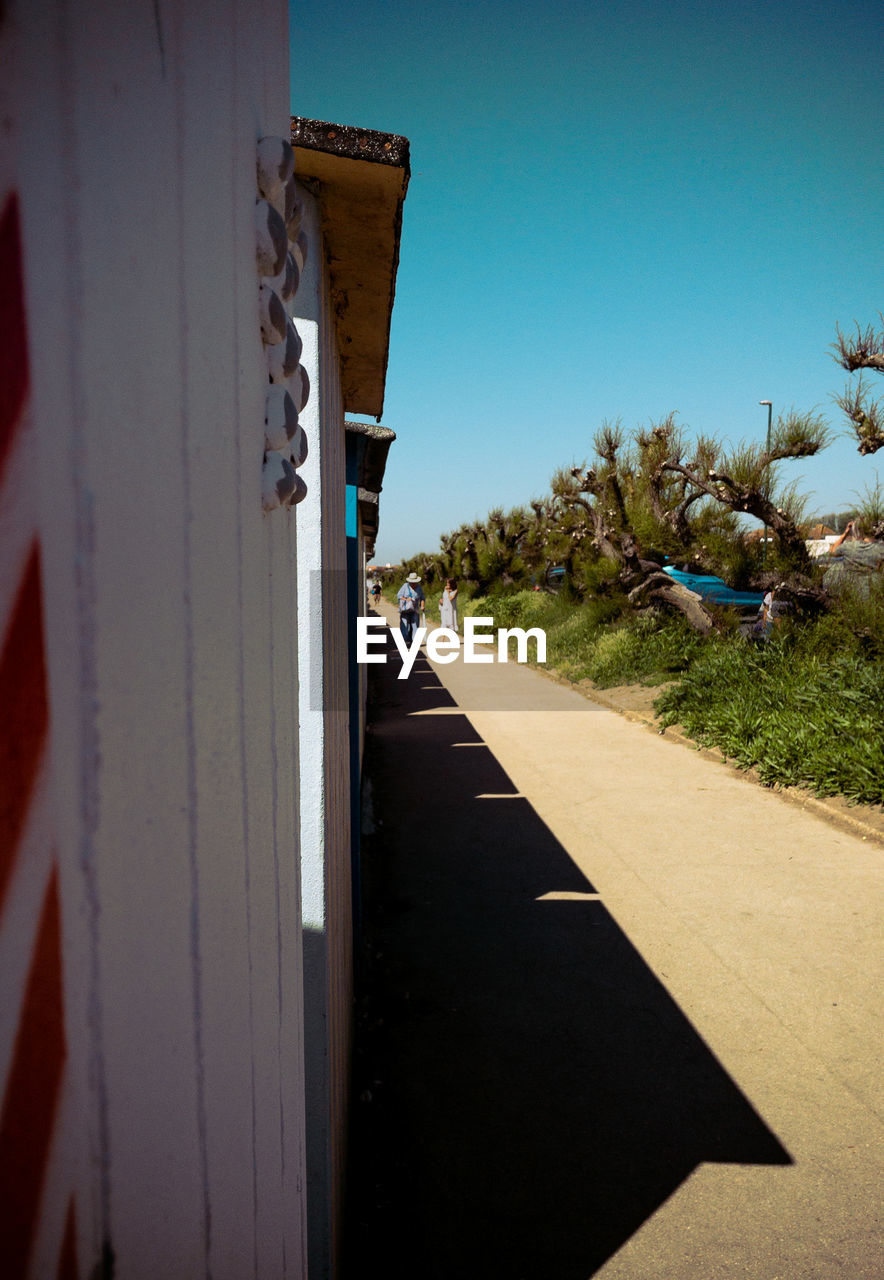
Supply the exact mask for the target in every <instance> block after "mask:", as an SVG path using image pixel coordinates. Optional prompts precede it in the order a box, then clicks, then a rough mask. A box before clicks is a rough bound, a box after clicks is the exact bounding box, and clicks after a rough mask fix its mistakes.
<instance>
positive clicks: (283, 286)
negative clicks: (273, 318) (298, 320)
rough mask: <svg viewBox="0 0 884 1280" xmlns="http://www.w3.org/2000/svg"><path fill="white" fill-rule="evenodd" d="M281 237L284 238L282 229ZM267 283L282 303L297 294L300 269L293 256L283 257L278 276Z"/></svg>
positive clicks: (280, 220)
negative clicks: (283, 260) (283, 261)
mask: <svg viewBox="0 0 884 1280" xmlns="http://www.w3.org/2000/svg"><path fill="white" fill-rule="evenodd" d="M278 216H279V215H277V217H278ZM279 225H280V226H282V225H283V222H282V218H280V219H279ZM283 236H285V229H284V228H283ZM267 283H268V284H269V285H270V288H271V289H274V290H275V291H276V292H277V293H278V294H279V296H280V297H281V298H282V300H283V302H289V301H291V299H292V298H293V297H294V296H295V294H296V293H297V292H298V285H299V284H300V283H301V268H300V267H299V266H298V264H297V262H296V261H295V258H294V256H293V254H291V253H287V254H286V255H285V263H284V264H283V268H282V270H281V271H280V273H279V275H276V276H274V277H273V278H272V279H271V280H268V281H267Z"/></svg>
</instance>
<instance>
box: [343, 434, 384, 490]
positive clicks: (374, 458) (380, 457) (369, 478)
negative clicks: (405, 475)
mask: <svg viewBox="0 0 884 1280" xmlns="http://www.w3.org/2000/svg"><path fill="white" fill-rule="evenodd" d="M344 429H345V430H346V432H347V435H348V436H349V437H350V439H351V440H352V441H353V444H354V445H355V446H356V448H355V462H356V474H355V476H354V477H353V481H354V483H355V484H357V485H358V486H359V488H360V489H368V490H370V491H371V492H372V493H380V492H381V490H382V488H383V486H384V472H385V470H386V468H387V455H388V454H389V452H390V445H391V444H392V443H393V441H394V440H395V439H396V432H395V431H391V430H390V428H389V427H381V426H376V425H375V424H374V423H373V422H350V421H349V420H348V421H346V422H345V423H344ZM347 448H348V454H349V450H350V446H349V444H348V446H347Z"/></svg>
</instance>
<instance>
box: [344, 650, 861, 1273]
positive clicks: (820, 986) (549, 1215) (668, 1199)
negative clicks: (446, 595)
mask: <svg viewBox="0 0 884 1280" xmlns="http://www.w3.org/2000/svg"><path fill="white" fill-rule="evenodd" d="M397 670H398V660H397V659H396V656H395V650H393V648H392V646H391V647H390V660H389V661H388V663H387V665H386V666H384V667H376V668H375V669H374V670H373V673H372V674H373V680H372V707H371V723H372V729H371V733H370V734H369V745H368V748H367V756H366V763H367V776H368V778H369V782H370V786H371V798H372V806H371V816H370V819H369V830H368V832H367V834H366V837H365V845H364V860H363V866H364V875H365V885H366V889H365V931H366V939H367V943H368V944H369V945H368V955H369V963H368V967H367V971H366V974H365V998H364V1001H363V1004H362V1006H361V1011H360V1030H359V1036H358V1049H359V1053H358V1058H357V1076H358V1080H359V1092H360V1093H361V1095H362V1101H361V1102H359V1103H357V1109H356V1115H357V1121H356V1125H355V1128H354V1143H355V1151H356V1159H355V1163H354V1177H353V1187H352V1191H353V1216H352V1220H351V1225H350V1229H349V1232H348V1236H349V1239H350V1242H351V1244H352V1246H353V1250H354V1255H357V1254H358V1259H359V1260H358V1262H354V1263H353V1265H352V1266H351V1274H352V1276H353V1277H357V1276H359V1277H365V1276H373V1275H385V1276H389V1277H392V1278H395V1277H403V1278H405V1277H408V1280H436V1278H437V1277H438V1278H439V1280H442V1278H443V1277H444V1278H445V1280H450V1278H451V1277H458V1278H459V1280H460V1278H462V1280H474V1278H475V1280H495V1278H497V1277H500V1278H501V1280H504V1278H506V1280H519V1278H520V1277H521V1278H523V1280H586V1277H589V1276H593V1275H599V1276H603V1277H605V1278H606V1280H627V1278H628V1280H669V1278H672V1280H675V1278H676V1277H677V1278H678V1280H688V1278H689V1280H694V1278H702V1280H719V1278H721V1280H731V1278H735V1277H752V1280H815V1278H817V1277H818V1278H820V1280H823V1278H825V1280H836V1278H837V1280H866V1278H868V1280H872V1278H873V1277H875V1278H876V1280H877V1278H878V1277H880V1276H881V1275H882V1256H884V1249H882V1233H881V1227H880V1215H879V1196H880V1188H881V1186H882V1185H884V1177H882V1174H884V1157H882V1152H884V1144H882V1128H884V1125H882V1119H881V1117H882V1116H884V1099H882V1096H881V1078H880V1070H879V1053H880V1046H881V1012H880V992H881V987H882V983H881V977H882V972H881V969H882V966H881V915H882V912H881V892H880V885H881V871H880V869H881V862H882V857H884V854H882V850H881V848H880V846H878V845H877V844H874V843H873V842H872V841H870V840H866V841H864V840H863V839H861V838H860V837H858V836H855V835H851V834H848V833H846V832H842V831H840V830H838V829H836V828H834V827H832V826H831V825H828V824H826V823H824V822H822V821H820V819H819V818H818V817H816V816H815V815H813V814H811V813H807V812H802V811H801V810H799V809H797V808H796V807H794V806H790V805H788V804H786V803H785V802H784V801H783V800H782V799H781V798H780V797H778V796H777V795H776V794H773V793H771V792H768V791H765V790H763V789H761V788H759V787H758V786H756V785H755V784H753V783H752V782H749V781H747V780H746V779H744V778H742V777H739V776H737V775H735V774H734V773H733V772H732V771H730V770H728V769H727V768H725V767H724V766H722V765H720V764H718V763H716V762H715V761H713V760H709V759H706V758H703V757H702V756H701V755H699V754H698V753H696V752H692V751H688V750H686V749H685V748H684V747H681V746H679V745H676V744H674V743H670V742H667V741H666V740H664V739H661V738H659V737H658V736H656V735H654V734H652V733H649V732H647V731H646V730H645V729H643V728H641V727H639V726H637V725H635V724H632V723H629V722H628V721H627V720H625V719H623V718H622V717H620V716H618V715H616V714H615V713H613V712H611V711H609V710H606V709H605V708H603V707H601V706H599V705H597V704H595V703H593V702H589V701H587V700H585V699H584V698H583V697H581V696H580V695H579V694H577V693H575V692H573V691H572V690H570V689H567V688H565V687H562V686H560V685H557V684H555V683H553V682H552V681H550V680H548V679H546V678H545V677H543V676H542V675H539V674H538V673H536V672H532V671H530V670H528V669H526V668H524V667H518V666H516V665H515V664H512V663H511V664H507V665H499V664H494V665H493V666H490V667H478V666H465V665H464V664H463V663H461V662H457V663H455V664H453V665H451V666H448V667H441V666H439V667H436V668H433V667H431V665H430V664H429V662H428V661H427V660H426V659H425V658H420V659H419V660H418V663H417V664H416V667H415V670H414V671H413V673H412V675H411V677H410V679H409V680H408V681H398V680H396V678H395V677H396V671H397Z"/></svg>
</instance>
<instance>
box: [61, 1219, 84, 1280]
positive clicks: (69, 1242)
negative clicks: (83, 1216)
mask: <svg viewBox="0 0 884 1280" xmlns="http://www.w3.org/2000/svg"><path fill="white" fill-rule="evenodd" d="M57 1280H80V1273H79V1271H78V1270H77V1215H76V1211H75V1209H74V1202H73V1200H72V1201H71V1203H70V1204H69V1205H68V1216H67V1218H66V1220H65V1224H64V1240H63V1241H62V1245H61V1257H60V1258H59V1260H58V1278H57Z"/></svg>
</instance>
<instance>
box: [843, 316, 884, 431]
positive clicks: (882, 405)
mask: <svg viewBox="0 0 884 1280" xmlns="http://www.w3.org/2000/svg"><path fill="white" fill-rule="evenodd" d="M879 318H880V320H881V325H882V327H881V328H880V329H876V328H875V326H874V325H871V324H870V325H867V326H866V328H865V329H862V328H860V326H859V324H857V326H856V333H855V334H852V335H850V336H848V335H846V334H844V333H842V332H841V330H840V329H839V328H836V331H835V333H836V337H835V342H834V343H833V344H832V354H833V356H834V358H835V359H836V360H837V362H838V363H839V364H840V365H841V367H842V369H846V370H847V372H848V373H857V372H859V377H858V378H857V379H856V381H855V382H849V383H848V384H847V386H846V387H845V388H844V391H843V392H842V394H841V395H836V396H835V397H833V398H834V400H835V403H836V404H837V405H838V406H839V408H840V409H842V410H843V411H844V413H845V414H846V416H847V420H848V422H849V423H850V429H851V431H852V433H853V434H854V435H855V436H856V439H857V440H858V441H859V444H858V449H859V452H860V453H862V454H867V453H877V451H878V450H879V449H880V448H882V446H884V397H881V398H880V399H878V400H876V399H875V398H874V396H873V394H872V391H871V388H870V387H869V385H868V383H866V382H864V380H863V370H864V369H871V370H873V372H875V373H884V315H882V314H880V313H879Z"/></svg>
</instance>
